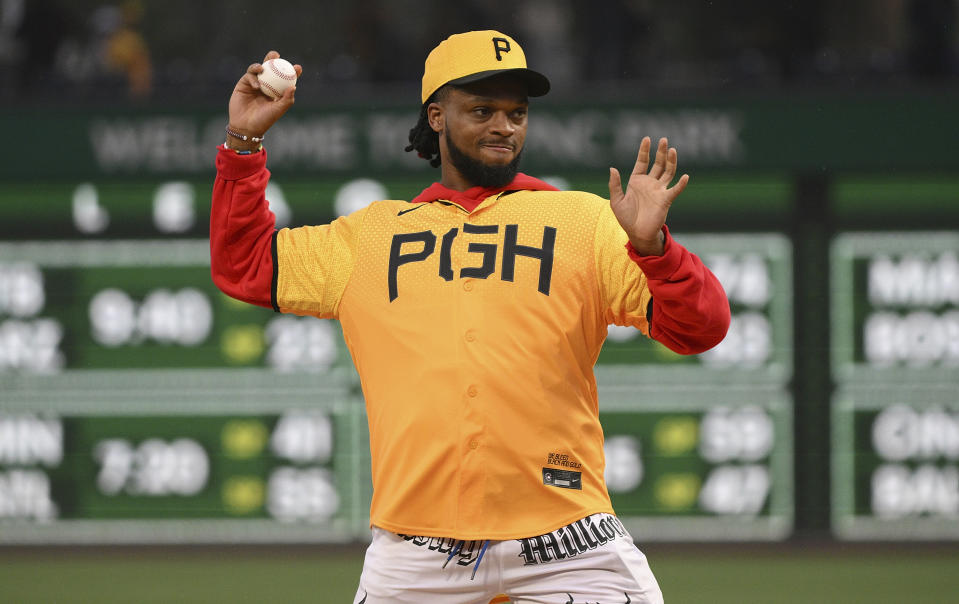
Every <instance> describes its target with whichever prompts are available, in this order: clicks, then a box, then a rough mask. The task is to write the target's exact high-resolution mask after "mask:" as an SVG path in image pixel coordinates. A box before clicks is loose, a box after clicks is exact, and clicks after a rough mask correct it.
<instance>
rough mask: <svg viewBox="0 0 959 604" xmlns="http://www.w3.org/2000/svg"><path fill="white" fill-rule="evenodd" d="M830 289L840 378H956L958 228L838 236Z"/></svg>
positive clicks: (835, 368)
mask: <svg viewBox="0 0 959 604" xmlns="http://www.w3.org/2000/svg"><path fill="white" fill-rule="evenodd" d="M831 295H832V311H833V320H832V339H833V374H834V375H835V377H836V379H837V380H839V381H845V380H873V379H879V380H895V379H918V378H921V379H923V380H944V381H949V382H952V383H954V384H959V379H957V373H959V232H945V231H939V232H935V231H933V232H918V233H917V232H903V233H846V234H841V235H839V236H838V237H837V238H836V240H835V242H834V243H833V247H832V288H831Z"/></svg>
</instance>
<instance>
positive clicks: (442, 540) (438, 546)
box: [397, 534, 480, 566]
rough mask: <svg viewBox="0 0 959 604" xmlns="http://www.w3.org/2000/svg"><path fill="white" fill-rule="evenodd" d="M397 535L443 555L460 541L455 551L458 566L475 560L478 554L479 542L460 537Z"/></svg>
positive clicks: (453, 548) (448, 552)
mask: <svg viewBox="0 0 959 604" xmlns="http://www.w3.org/2000/svg"><path fill="white" fill-rule="evenodd" d="M397 537H402V538H403V539H404V540H405V541H409V542H410V543H412V544H413V545H415V546H417V547H425V548H427V549H429V550H431V551H434V552H436V553H438V554H443V555H445V556H449V554H450V552H451V551H453V550H455V549H456V546H457V545H459V544H460V543H462V544H463V545H462V547H460V550H459V551H458V552H456V563H457V564H459V565H460V566H469V565H470V564H472V563H473V562H474V561H475V560H476V556H477V554H478V551H477V546H478V545H479V544H480V542H479V541H464V540H462V539H453V538H448V537H423V536H413V535H401V534H397Z"/></svg>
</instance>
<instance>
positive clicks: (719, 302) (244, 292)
mask: <svg viewBox="0 0 959 604" xmlns="http://www.w3.org/2000/svg"><path fill="white" fill-rule="evenodd" d="M216 167H217V176H216V181H215V182H214V185H213V205H212V208H211V210H210V260H211V262H210V267H211V274H212V277H213V282H214V283H215V284H216V286H217V287H219V288H220V290H221V291H223V292H224V293H226V294H227V295H229V296H231V297H233V298H236V299H238V300H242V301H244V302H249V303H251V304H256V305H259V306H266V307H272V306H273V291H274V287H275V271H274V263H275V261H276V260H275V250H274V247H273V246H274V233H275V217H274V215H273V212H271V211H270V209H269V207H268V204H267V202H266V197H265V191H266V184H267V182H268V181H269V178H270V172H269V170H267V169H266V152H265V151H262V152H260V153H254V154H251V155H238V154H236V153H234V152H232V151H229V150H226V149H225V148H223V147H222V146H221V147H220V152H219V153H218V154H217V157H216ZM663 233H664V235H665V251H664V254H663V255H662V256H640V255H639V254H637V253H636V251H635V250H634V249H633V248H632V246H631V245H629V244H626V249H627V253H628V254H629V256H630V258H632V260H633V261H634V262H636V264H638V265H639V267H640V268H641V269H642V270H643V273H645V275H646V279H647V282H648V285H649V290H650V292H651V293H652V296H653V302H652V313H651V318H652V320H651V325H650V336H651V337H652V338H653V339H655V340H657V341H659V342H661V343H662V344H664V345H665V346H666V347H668V348H669V349H670V350H673V351H674V352H678V353H680V354H697V353H700V352H704V351H706V350H709V349H710V348H712V347H713V346H715V345H716V344H718V343H719V342H721V341H722V339H723V338H724V337H725V336H726V331H727V330H728V329H729V321H730V312H729V302H728V301H727V299H726V293H725V292H724V291H723V288H722V285H720V283H719V280H718V279H716V276H715V275H713V273H712V272H711V271H710V270H709V269H708V268H706V266H705V265H704V264H703V263H702V261H701V260H700V259H699V258H698V257H697V256H696V255H694V254H692V253H690V252H689V250H687V249H686V248H685V247H683V246H682V245H680V244H679V243H677V242H676V241H674V240H673V238H672V237H671V236H670V234H669V229H667V228H666V227H665V226H664V227H663ZM274 308H275V307H274Z"/></svg>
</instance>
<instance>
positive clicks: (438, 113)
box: [426, 103, 446, 132]
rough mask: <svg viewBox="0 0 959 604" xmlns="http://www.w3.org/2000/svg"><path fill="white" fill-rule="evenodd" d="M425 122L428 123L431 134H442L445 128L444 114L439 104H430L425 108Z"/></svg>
mask: <svg viewBox="0 0 959 604" xmlns="http://www.w3.org/2000/svg"><path fill="white" fill-rule="evenodd" d="M426 120H427V121H428V122H429V124H430V128H432V129H433V132H442V131H443V128H444V127H445V126H446V114H445V113H444V111H443V107H442V105H440V104H439V103H430V104H429V106H427V107H426Z"/></svg>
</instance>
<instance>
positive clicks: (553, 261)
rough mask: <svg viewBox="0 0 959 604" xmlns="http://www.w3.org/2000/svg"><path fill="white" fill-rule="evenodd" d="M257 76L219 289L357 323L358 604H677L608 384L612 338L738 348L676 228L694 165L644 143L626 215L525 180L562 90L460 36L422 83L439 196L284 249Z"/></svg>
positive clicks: (244, 99)
mask: <svg viewBox="0 0 959 604" xmlns="http://www.w3.org/2000/svg"><path fill="white" fill-rule="evenodd" d="M276 56H278V55H277V53H275V52H271V53H269V54H268V55H267V56H266V58H267V59H270V58H273V57H276ZM261 69H262V67H261V66H260V65H257V64H254V65H252V66H250V68H249V69H248V71H247V73H246V75H244V76H243V77H242V78H241V79H240V81H239V82H238V83H237V85H236V88H235V89H234V91H233V96H232V97H231V99H230V124H229V127H228V129H227V130H228V137H227V141H226V143H225V144H224V146H222V147H220V149H219V152H218V156H217V171H218V172H217V180H216V184H215V186H214V192H213V209H212V214H211V231H210V245H211V257H212V270H213V279H214V281H215V282H216V283H217V285H218V286H219V287H220V288H221V289H222V290H223V291H224V292H226V293H227V294H229V295H231V296H233V297H236V298H238V299H240V300H245V301H247V302H251V303H254V304H260V305H263V306H272V307H273V308H274V309H276V310H278V311H280V312H291V313H295V314H301V315H313V316H317V317H323V318H335V319H339V321H340V322H341V324H342V327H343V335H344V339H345V340H346V344H347V346H348V347H349V349H350V352H351V354H352V356H353V361H354V364H355V365H356V368H357V370H358V372H359V375H360V380H361V382H362V387H363V392H364V397H365V399H366V405H367V415H368V418H369V428H370V448H371V455H372V470H373V488H374V494H373V502H372V506H371V510H370V518H371V524H372V531H373V539H372V543H371V545H370V547H369V549H368V551H367V555H366V561H365V564H364V568H363V573H362V575H361V577H360V585H359V589H358V590H357V594H356V599H355V602H363V603H365V604H381V603H396V602H410V603H413V602H416V603H426V602H442V603H467V602H488V601H489V599H490V598H491V597H493V596H495V595H496V594H499V593H501V592H502V593H505V594H507V595H508V596H510V598H511V599H512V601H514V602H544V603H546V602H549V603H554V602H555V603H557V604H558V603H560V602H587V601H588V602H603V603H604V604H608V603H613V602H617V603H618V602H636V603H640V602H662V594H661V593H660V589H659V586H658V585H657V583H656V579H655V578H654V577H653V575H652V572H651V571H650V569H649V566H648V565H647V563H646V559H645V557H644V556H643V554H642V553H641V552H640V551H639V550H638V549H637V548H636V547H635V546H634V545H633V542H632V539H631V537H630V535H629V534H628V533H627V532H626V530H625V529H624V528H623V525H622V524H621V523H620V522H619V521H618V520H617V519H616V518H615V516H613V509H612V507H611V506H610V501H609V496H608V494H607V491H606V487H605V483H604V480H603V472H604V460H603V433H602V428H601V426H600V424H599V419H598V402H597V389H596V381H595V378H594V376H593V371H592V368H593V364H594V363H595V361H596V358H597V356H598V354H599V351H600V348H601V346H602V343H603V340H604V338H605V336H606V331H607V327H608V325H609V324H610V323H616V324H618V325H631V326H633V327H635V328H637V329H639V330H641V331H642V332H643V333H645V334H647V335H650V336H651V337H653V338H655V339H657V340H659V341H660V342H662V343H664V344H665V345H666V346H668V347H669V348H671V349H672V350H675V351H677V352H680V353H684V354H693V353H698V352H702V351H704V350H706V349H708V348H710V347H712V346H714V345H715V344H717V343H718V342H720V341H721V340H722V338H723V337H724V335H725V333H726V329H727V328H728V325H729V306H728V303H727V301H726V297H725V294H724V293H723V291H722V288H721V286H720V285H719V283H718V281H717V280H716V278H715V277H714V276H713V275H712V273H710V272H709V271H708V270H707V269H706V268H705V267H704V266H703V264H702V262H700V261H699V259H698V258H696V256H694V255H692V254H691V253H689V252H688V251H687V250H685V249H684V248H683V247H682V246H681V245H679V244H678V243H676V242H675V241H673V240H672V238H671V237H670V236H669V231H668V230H667V229H666V227H665V219H666V213H667V211H668V209H669V206H670V204H671V203H672V202H673V200H674V199H675V198H676V196H677V195H679V193H680V192H681V191H682V190H683V188H685V186H686V183H687V181H688V177H687V176H685V175H683V176H682V177H681V178H680V179H679V180H678V182H677V183H676V184H675V185H674V186H672V187H670V186H669V184H670V182H671V181H672V180H673V179H674V177H675V174H676V164H677V156H676V150H675V149H670V148H669V147H668V144H667V142H666V140H665V139H664V140H661V141H660V142H659V146H658V149H657V152H656V158H655V162H654V163H653V165H652V167H649V155H650V140H649V138H645V139H643V141H642V143H641V144H640V147H639V158H638V160H637V162H636V166H635V168H634V170H633V172H632V174H631V176H630V178H629V183H628V186H627V189H626V191H625V193H624V192H623V188H622V185H621V184H620V176H619V173H618V172H617V171H616V170H615V169H610V198H611V201H606V200H604V199H602V198H599V197H597V196H594V195H590V194H586V193H581V192H562V191H558V190H556V189H555V188H554V187H551V186H550V185H548V184H546V183H544V182H542V181H539V180H536V179H534V178H531V177H529V176H526V175H524V174H521V173H518V172H517V166H518V161H519V157H520V154H521V152H522V150H523V143H524V140H525V137H526V129H527V111H528V106H529V102H528V97H530V96H539V95H543V94H545V93H546V92H547V91H548V90H549V81H548V80H547V79H546V78H545V77H544V76H543V75H541V74H539V73H537V72H534V71H532V70H530V69H528V68H527V65H526V59H525V56H524V54H523V51H522V49H521V48H520V46H519V44H517V43H516V41H515V40H513V39H512V38H510V37H509V36H506V35H504V34H502V33H499V32H495V31H480V32H468V33H464V34H458V35H454V36H451V37H450V38H449V39H447V40H446V41H444V42H442V43H441V44H440V45H439V46H437V47H436V48H435V49H434V50H433V51H432V52H431V53H430V55H429V57H428V58H427V60H426V65H425V72H424V75H423V91H422V98H421V100H422V103H423V104H422V110H421V114H420V121H419V123H418V124H417V126H416V127H415V128H413V130H412V131H411V132H410V143H411V144H410V147H408V150H413V149H415V150H416V151H417V152H418V153H419V154H420V155H421V156H423V157H424V158H426V159H428V160H430V161H431V163H433V165H434V166H437V165H438V166H439V167H440V180H439V181H438V182H436V183H434V184H433V185H432V186H430V187H428V188H427V189H425V190H424V191H423V192H422V193H421V194H420V195H419V196H417V197H416V198H415V199H413V200H412V202H410V203H408V202H405V201H377V202H374V203H372V204H371V205H369V206H368V207H366V208H364V209H362V210H359V211H358V212H355V213H353V214H351V215H349V216H345V217H341V218H339V219H337V220H335V221H333V223H331V224H328V225H322V226H306V227H300V228H296V229H283V230H280V231H274V222H273V216H272V214H271V213H270V211H269V209H268V208H267V202H266V200H265V199H264V191H265V188H266V184H267V180H268V178H269V172H268V171H267V170H266V167H265V166H266V152H265V151H262V150H261V147H260V142H261V140H262V139H263V137H264V134H265V133H266V132H267V130H268V129H269V127H270V126H271V125H272V124H273V123H274V122H275V121H276V120H277V119H279V118H280V117H281V116H282V115H283V113H284V112H285V111H286V110H287V109H289V107H290V106H291V105H292V104H293V100H294V89H290V90H288V91H287V92H286V93H285V94H284V95H283V97H282V98H281V99H279V100H278V101H276V102H271V101H270V100H269V99H268V98H267V97H265V96H263V95H261V94H259V92H258V90H257V83H256V74H257V73H259V71H260V70H261ZM296 70H297V73H298V74H299V73H300V72H301V69H300V67H299V66H296ZM451 562H452V564H451Z"/></svg>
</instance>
